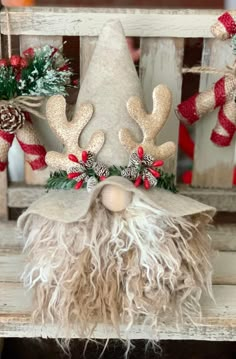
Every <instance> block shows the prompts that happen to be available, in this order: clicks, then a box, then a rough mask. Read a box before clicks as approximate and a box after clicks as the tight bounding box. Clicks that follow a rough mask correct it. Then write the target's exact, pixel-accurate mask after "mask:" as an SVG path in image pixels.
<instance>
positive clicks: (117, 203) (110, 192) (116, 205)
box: [101, 185, 133, 212]
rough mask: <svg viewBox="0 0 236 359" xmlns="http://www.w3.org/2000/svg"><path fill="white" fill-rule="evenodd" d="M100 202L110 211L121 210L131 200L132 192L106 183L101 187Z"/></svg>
mask: <svg viewBox="0 0 236 359" xmlns="http://www.w3.org/2000/svg"><path fill="white" fill-rule="evenodd" d="M101 199H102V204H103V205H104V207H106V208H107V209H109V211H112V212H121V211H123V210H124V209H126V208H127V207H128V205H129V204H130V203H131V202H132V199H133V194H132V193H131V192H128V191H125V190H124V189H122V188H120V187H118V186H114V185H107V186H105V187H104V188H103V189H102V193H101Z"/></svg>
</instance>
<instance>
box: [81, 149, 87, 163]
mask: <svg viewBox="0 0 236 359" xmlns="http://www.w3.org/2000/svg"><path fill="white" fill-rule="evenodd" d="M87 160H88V152H87V151H83V152H82V161H83V162H85V163H86V162H87Z"/></svg>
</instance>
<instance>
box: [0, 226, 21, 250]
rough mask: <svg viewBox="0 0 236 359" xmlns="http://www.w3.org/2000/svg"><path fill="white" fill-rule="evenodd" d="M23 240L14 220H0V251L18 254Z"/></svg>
mask: <svg viewBox="0 0 236 359" xmlns="http://www.w3.org/2000/svg"><path fill="white" fill-rule="evenodd" d="M23 245H24V242H23V238H22V234H21V232H20V230H19V229H18V228H17V225H16V222H15V221H6V222H0V253H1V254H19V253H21V251H22V248H23Z"/></svg>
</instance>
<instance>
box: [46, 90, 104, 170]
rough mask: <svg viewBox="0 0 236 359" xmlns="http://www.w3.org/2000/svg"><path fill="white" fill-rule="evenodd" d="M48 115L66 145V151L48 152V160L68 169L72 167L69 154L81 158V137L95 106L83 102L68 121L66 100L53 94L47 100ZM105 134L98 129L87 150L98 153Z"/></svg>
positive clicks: (57, 167) (53, 164) (52, 126)
mask: <svg viewBox="0 0 236 359" xmlns="http://www.w3.org/2000/svg"><path fill="white" fill-rule="evenodd" d="M46 115H47V119H48V122H49V125H50V127H51V128H52V130H53V131H54V132H55V134H56V135H57V137H58V138H59V139H60V140H61V141H62V143H63V144H64V145H65V151H64V153H58V152H54V151H51V152H48V153H47V155H46V162H47V164H48V165H49V166H51V167H53V168H55V169H60V170H67V169H69V168H70V167H71V161H70V160H69V159H68V155H69V154H73V155H75V156H76V157H78V158H81V155H82V152H83V150H84V149H82V148H81V147H79V137H80V135H81V133H82V131H83V129H84V127H85V126H86V125H87V123H88V122H89V121H90V119H91V118H92V115H93V106H92V105H91V104H89V103H87V104H82V105H81V106H80V107H79V108H78V109H77V110H76V112H75V114H74V116H73V120H72V121H71V122H68V121H67V118H66V101H65V99H64V97H63V96H60V95H57V96H52V97H51V98H50V99H49V100H48V102H47V108H46ZM104 141H105V136H104V133H103V132H102V131H96V132H95V133H94V134H93V136H92V137H91V139H90V141H89V143H88V145H87V147H86V151H90V152H92V153H94V154H97V153H98V152H99V151H100V149H101V148H102V146H103V144H104Z"/></svg>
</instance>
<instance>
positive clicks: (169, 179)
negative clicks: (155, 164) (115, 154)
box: [46, 166, 178, 193]
mask: <svg viewBox="0 0 236 359" xmlns="http://www.w3.org/2000/svg"><path fill="white" fill-rule="evenodd" d="M126 168H127V167H116V166H111V167H110V168H109V174H110V175H109V177H112V176H121V171H122V170H123V169H126ZM158 172H159V173H160V175H161V176H160V177H159V178H158V181H157V185H156V187H157V188H163V189H165V190H168V191H171V192H173V193H177V192H178V191H177V188H176V185H175V176H174V175H173V174H169V173H165V172H164V171H163V170H161V169H158ZM88 175H89V177H95V178H96V179H97V180H98V181H99V177H98V176H97V175H96V173H95V172H94V170H93V169H92V168H90V169H89V170H88ZM76 183H77V182H76V181H75V180H74V179H69V178H67V173H66V171H59V172H54V173H51V174H50V177H49V179H48V181H47V184H46V188H47V190H50V189H72V188H74V186H75V185H76ZM84 186H86V185H84ZM84 186H83V187H84Z"/></svg>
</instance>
